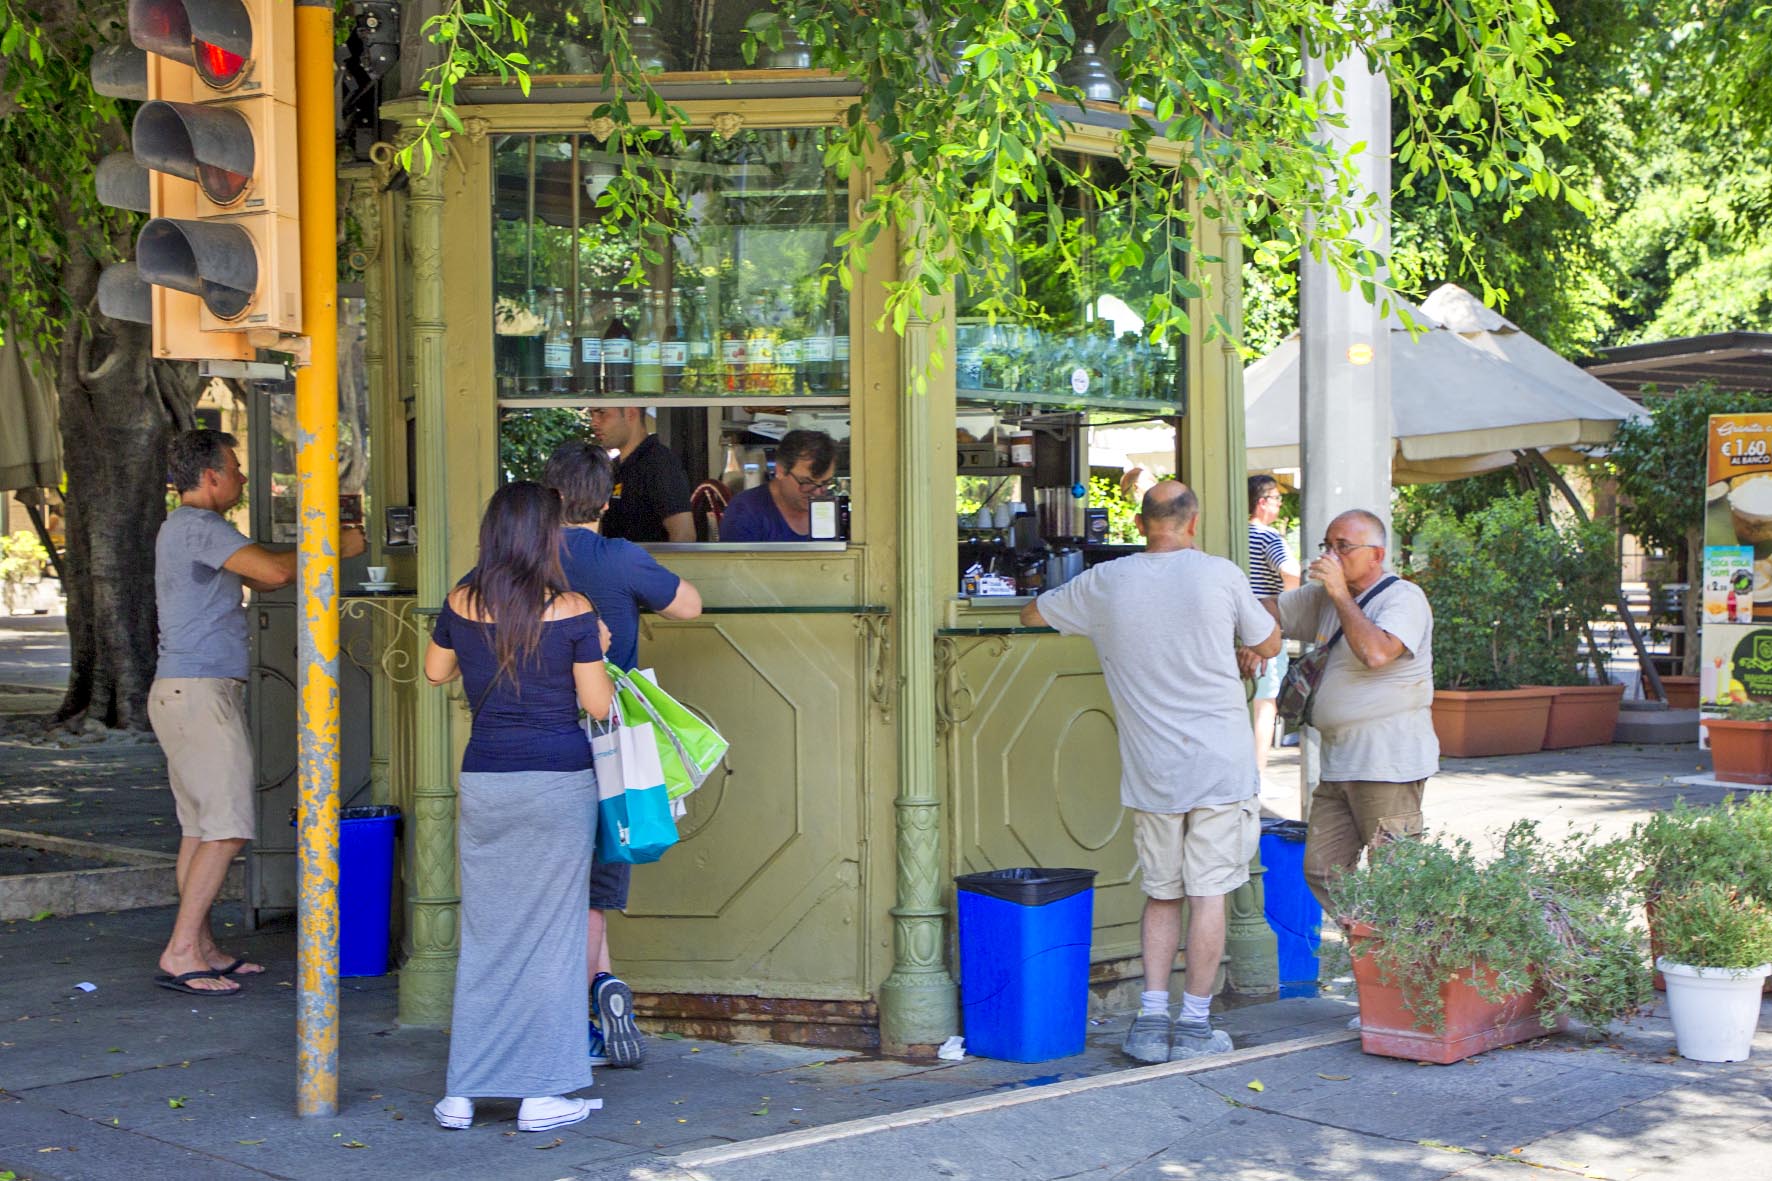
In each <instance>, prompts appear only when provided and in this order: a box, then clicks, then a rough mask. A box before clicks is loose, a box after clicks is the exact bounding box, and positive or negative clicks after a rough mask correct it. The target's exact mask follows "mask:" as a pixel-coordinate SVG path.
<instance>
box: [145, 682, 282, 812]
mask: <svg viewBox="0 0 1772 1181" xmlns="http://www.w3.org/2000/svg"><path fill="white" fill-rule="evenodd" d="M148 720H149V721H150V722H152V723H153V724H154V735H155V737H157V738H158V739H159V740H160V749H161V750H163V751H165V752H166V773H167V776H168V778H170V779H171V780H172V799H173V802H174V804H175V805H176V806H177V808H178V823H179V828H180V829H181V830H182V831H183V833H184V835H185V836H187V837H196V838H197V839H198V840H201V841H226V840H247V841H250V840H252V838H253V835H254V829H255V827H256V826H255V824H254V822H253V814H252V813H253V808H252V779H253V771H252V740H251V738H250V737H249V735H248V733H247V729H246V683H245V682H244V681H236V680H233V679H231V678H228V677H166V678H163V679H160V680H156V681H155V682H154V683H153V685H152V686H150V687H149V689H148Z"/></svg>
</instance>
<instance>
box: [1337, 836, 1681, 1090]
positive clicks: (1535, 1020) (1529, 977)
mask: <svg viewBox="0 0 1772 1181" xmlns="http://www.w3.org/2000/svg"><path fill="white" fill-rule="evenodd" d="M1500 847H1501V851H1500V853H1499V855H1498V856H1496V857H1495V858H1494V859H1492V860H1490V861H1487V862H1484V861H1479V860H1478V858H1477V857H1476V855H1475V853H1474V852H1473V851H1472V849H1471V845H1470V842H1469V841H1465V840H1450V841H1398V842H1393V843H1391V844H1388V845H1385V846H1383V847H1381V848H1380V849H1378V850H1376V851H1375V854H1374V855H1373V856H1372V857H1370V858H1369V859H1368V862H1367V864H1366V865H1365V866H1363V867H1361V868H1359V869H1357V870H1355V871H1353V872H1351V873H1348V874H1345V875H1343V876H1342V877H1341V878H1340V879H1338V880H1337V882H1336V883H1335V885H1334V886H1333V887H1332V888H1331V900H1332V903H1333V908H1334V912H1335V914H1336V915H1337V916H1339V918H1340V920H1341V922H1342V924H1343V926H1344V929H1345V930H1346V931H1347V933H1348V946H1347V950H1346V954H1348V955H1350V956H1351V958H1352V966H1353V972H1354V979H1355V981H1356V983H1357V985H1358V989H1359V998H1360V1043H1361V1048H1362V1049H1364V1050H1365V1051H1366V1052H1367V1053H1369V1054H1382V1055H1385V1056H1388V1057H1394V1058H1410V1059H1414V1060H1416V1061H1420V1062H1438V1063H1448V1062H1456V1061H1458V1060H1460V1059H1462V1058H1468V1057H1470V1056H1471V1055H1472V1054H1479V1053H1482V1052H1483V1051H1484V1050H1489V1049H1493V1048H1495V1047H1496V1046H1503V1045H1507V1044H1509V1043H1512V1042H1518V1041H1524V1040H1526V1039H1528V1038H1534V1037H1539V1036H1542V1035H1543V1034H1545V1033H1549V1032H1552V1031H1554V1030H1556V1029H1558V1028H1560V1027H1561V1025H1562V1023H1563V1021H1564V1019H1565V1018H1566V1017H1575V1018H1578V1019H1579V1020H1581V1021H1583V1022H1585V1023H1586V1024H1588V1025H1590V1026H1595V1027H1603V1026H1605V1025H1607V1024H1609V1023H1610V1022H1612V1021H1613V1020H1616V1019H1617V1018H1619V1017H1622V1016H1625V1015H1627V1014H1629V1013H1632V1012H1635V1011H1636V1010H1637V1009H1638V1008H1640V1007H1641V1006H1642V1005H1643V1004H1645V1003H1647V1001H1648V1000H1649V999H1650V998H1651V996H1652V995H1653V994H1652V992H1651V990H1650V987H1649V973H1648V968H1647V964H1646V963H1645V958H1644V956H1643V951H1642V947H1641V944H1640V941H1639V939H1638V937H1637V935H1636V933H1635V932H1634V931H1633V929H1632V927H1631V921H1630V920H1631V916H1632V913H1633V911H1634V907H1633V906H1632V905H1631V900H1630V898H1629V896H1628V885H1629V872H1628V869H1629V846H1628V844H1627V843H1626V842H1624V841H1611V842H1606V843H1601V842H1599V841H1597V840H1596V839H1595V838H1594V837H1593V836H1592V834H1588V833H1578V834H1575V835H1572V836H1570V837H1569V838H1567V839H1566V840H1565V841H1563V842H1561V843H1558V844H1551V843H1548V842H1546V841H1545V840H1544V839H1543V838H1541V837H1540V836H1539V834H1538V831H1537V828H1536V826H1535V825H1534V824H1533V823H1531V822H1529V821H1521V822H1520V823H1518V824H1515V825H1514V826H1513V827H1512V828H1510V829H1508V830H1507V832H1506V833H1505V834H1503V835H1502V837H1501V842H1500Z"/></svg>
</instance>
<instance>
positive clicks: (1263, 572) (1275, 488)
mask: <svg viewBox="0 0 1772 1181" xmlns="http://www.w3.org/2000/svg"><path fill="white" fill-rule="evenodd" d="M1279 517H1280V484H1279V481H1277V480H1275V479H1274V478H1273V477H1272V476H1267V475H1260V476H1250V477H1249V589H1250V590H1252V591H1254V592H1255V597H1256V598H1258V599H1277V598H1278V597H1279V596H1280V594H1281V593H1282V592H1284V591H1289V590H1292V589H1293V588H1294V587H1296V586H1297V585H1298V582H1299V570H1298V560H1297V559H1296V558H1294V557H1293V556H1292V552H1291V551H1290V550H1288V549H1287V548H1286V538H1285V537H1284V536H1283V535H1282V534H1281V533H1280V531H1279V530H1278V529H1275V528H1274V522H1275V521H1276V520H1278V519H1279ZM1285 675H1286V650H1285V649H1284V648H1281V649H1280V654H1279V655H1278V656H1276V657H1274V658H1273V659H1272V660H1269V661H1267V662H1265V663H1264V664H1263V665H1262V670H1261V675H1260V676H1259V677H1257V678H1256V680H1255V701H1254V711H1253V712H1254V718H1255V766H1256V769H1257V771H1258V772H1259V773H1261V774H1262V775H1266V773H1267V752H1268V747H1269V746H1270V745H1271V744H1272V742H1273V738H1274V711H1275V710H1276V709H1277V708H1278V705H1277V701H1278V698H1279V696H1280V680H1281V678H1282V677H1284V676H1285Z"/></svg>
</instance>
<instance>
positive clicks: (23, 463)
mask: <svg viewBox="0 0 1772 1181" xmlns="http://www.w3.org/2000/svg"><path fill="white" fill-rule="evenodd" d="M0 330H3V331H4V333H5V339H4V342H3V343H0V492H5V491H10V490H12V489H14V488H54V487H56V486H57V485H58V484H60V483H61V479H62V445H61V433H60V432H59V431H58V430H57V429H56V401H55V382H54V380H53V379H52V376H51V374H50V373H49V372H48V370H47V369H45V368H42V367H40V366H37V365H33V364H32V362H33V360H34V359H35V357H36V354H35V353H34V352H33V351H32V350H30V349H29V348H27V347H25V346H23V345H22V344H21V343H20V342H19V340H18V333H16V332H14V331H13V329H12V322H11V321H10V320H8V321H6V322H5V324H4V325H0Z"/></svg>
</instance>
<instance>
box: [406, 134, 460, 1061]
mask: <svg viewBox="0 0 1772 1181" xmlns="http://www.w3.org/2000/svg"><path fill="white" fill-rule="evenodd" d="M446 163H447V159H446V158H445V157H444V156H441V155H440V156H438V157H437V158H436V159H434V160H433V161H432V162H431V167H430V169H429V170H428V171H425V172H422V173H414V174H413V176H412V184H411V188H410V193H409V195H408V197H407V244H408V249H409V254H410V256H411V267H410V269H409V271H408V274H409V275H410V281H411V283H412V323H411V331H412V366H413V372H412V393H413V398H414V415H415V417H416V427H417V436H418V438H417V446H418V454H417V456H416V457H415V458H416V459H417V461H418V490H417V491H418V495H417V507H418V512H417V519H418V539H419V541H418V601H419V604H420V610H421V611H424V610H429V611H434V610H436V608H437V607H438V606H440V605H441V604H442V602H443V596H444V595H446V594H448V593H449V550H448V546H447V531H446V529H445V528H444V523H445V521H446V519H447V503H446V499H445V498H446V486H445V485H446V481H447V476H448V472H447V444H446V442H445V428H446V423H445V422H444V418H443V394H444V368H443V331H444V322H443V175H444V166H445V164H446ZM453 708H454V707H453V705H452V704H451V702H450V699H449V696H448V694H446V693H445V692H443V691H442V690H440V689H432V688H430V687H429V686H421V687H420V689H419V696H418V708H417V740H416V745H417V752H416V754H417V758H416V760H415V762H416V767H415V775H414V784H413V805H412V817H411V821H410V823H409V824H408V827H407V832H408V834H409V837H408V840H407V846H406V847H407V866H406V881H407V883H408V893H407V896H406V923H407V930H408V932H410V939H411V948H412V950H411V954H410V955H409V956H408V957H407V960H406V963H405V965H404V966H403V967H402V968H401V969H400V1021H401V1023H402V1024H405V1025H432V1026H436V1025H446V1024H448V1022H449V1014H450V1010H451V1007H452V1005H453V1002H454V997H455V960H456V954H457V952H458V951H459V950H460V948H461V925H460V917H461V916H460V911H461V883H460V880H459V878H458V876H457V872H456V859H455V807H456V799H455V772H454V769H453V767H451V765H450V762H451V760H450V755H451V754H452V752H453V745H452V743H451V741H450V734H449V723H450V712H451V710H452V709H453Z"/></svg>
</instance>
